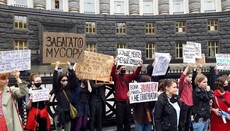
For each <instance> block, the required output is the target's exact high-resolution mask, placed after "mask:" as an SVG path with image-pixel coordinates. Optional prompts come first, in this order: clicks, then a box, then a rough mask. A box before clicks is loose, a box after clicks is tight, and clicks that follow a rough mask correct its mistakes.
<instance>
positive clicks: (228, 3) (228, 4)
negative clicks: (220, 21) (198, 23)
mask: <svg viewBox="0 0 230 131" xmlns="http://www.w3.org/2000/svg"><path fill="white" fill-rule="evenodd" d="M221 6H222V11H230V0H221Z"/></svg>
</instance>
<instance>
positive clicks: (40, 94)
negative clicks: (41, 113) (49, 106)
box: [32, 89, 50, 102]
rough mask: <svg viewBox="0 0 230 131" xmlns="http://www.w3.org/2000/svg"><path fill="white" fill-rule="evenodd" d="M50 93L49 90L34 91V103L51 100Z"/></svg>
mask: <svg viewBox="0 0 230 131" xmlns="http://www.w3.org/2000/svg"><path fill="white" fill-rule="evenodd" d="M49 93H50V91H49V90H48V89H42V90H32V96H33V99H32V102H38V101H47V100H49Z"/></svg>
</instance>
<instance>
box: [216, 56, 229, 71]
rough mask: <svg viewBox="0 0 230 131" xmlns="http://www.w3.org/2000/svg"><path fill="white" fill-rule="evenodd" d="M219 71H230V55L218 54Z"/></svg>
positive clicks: (217, 64)
mask: <svg viewBox="0 0 230 131" xmlns="http://www.w3.org/2000/svg"><path fill="white" fill-rule="evenodd" d="M216 66H217V69H221V70H229V69H230V54H216Z"/></svg>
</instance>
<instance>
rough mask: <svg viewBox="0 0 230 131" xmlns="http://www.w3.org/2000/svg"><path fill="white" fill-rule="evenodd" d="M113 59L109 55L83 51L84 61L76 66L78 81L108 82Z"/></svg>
mask: <svg viewBox="0 0 230 131" xmlns="http://www.w3.org/2000/svg"><path fill="white" fill-rule="evenodd" d="M113 62H114V58H113V56H110V55H105V54H100V53H95V52H90V51H85V52H84V60H83V62H82V63H78V64H77V66H76V75H77V77H78V78H80V79H86V80H101V81H110V78H109V77H104V76H110V73H111V69H112V66H113Z"/></svg>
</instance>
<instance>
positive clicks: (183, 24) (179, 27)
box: [176, 21, 186, 32]
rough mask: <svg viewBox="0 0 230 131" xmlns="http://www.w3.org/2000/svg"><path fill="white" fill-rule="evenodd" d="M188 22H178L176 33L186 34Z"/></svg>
mask: <svg viewBox="0 0 230 131" xmlns="http://www.w3.org/2000/svg"><path fill="white" fill-rule="evenodd" d="M185 31H186V22H184V21H183V22H176V32H185Z"/></svg>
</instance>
